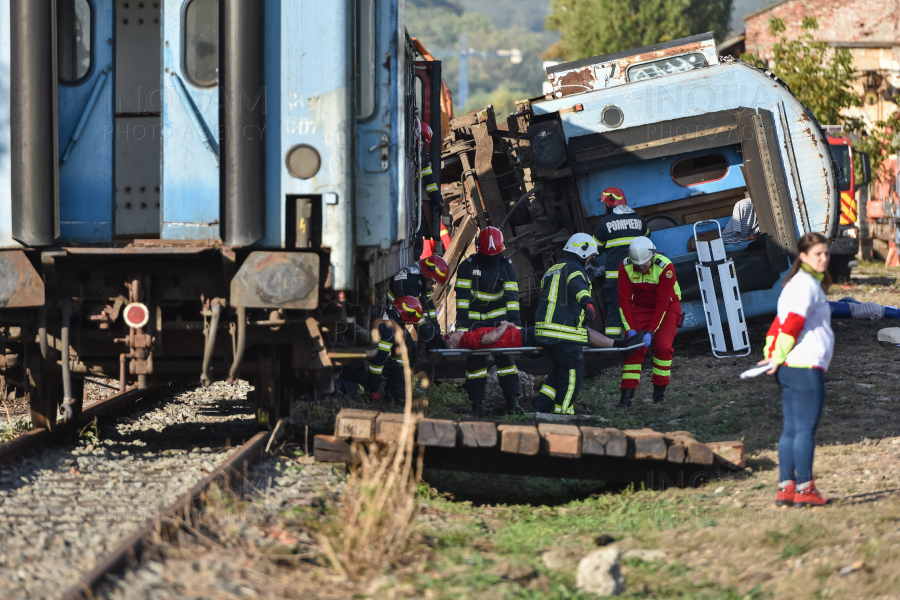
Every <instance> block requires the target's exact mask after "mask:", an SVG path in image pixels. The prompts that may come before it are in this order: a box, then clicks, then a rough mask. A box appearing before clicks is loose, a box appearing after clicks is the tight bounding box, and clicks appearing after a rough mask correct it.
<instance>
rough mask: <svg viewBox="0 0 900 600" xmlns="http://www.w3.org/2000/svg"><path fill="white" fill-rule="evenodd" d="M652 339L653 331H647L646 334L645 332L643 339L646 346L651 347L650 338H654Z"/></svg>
mask: <svg viewBox="0 0 900 600" xmlns="http://www.w3.org/2000/svg"><path fill="white" fill-rule="evenodd" d="M652 339H653V334H652V333H650V332H649V331H648V332H647V333H645V334H644V340H643V341H644V346H647V347H648V348H649V347H650V340H652Z"/></svg>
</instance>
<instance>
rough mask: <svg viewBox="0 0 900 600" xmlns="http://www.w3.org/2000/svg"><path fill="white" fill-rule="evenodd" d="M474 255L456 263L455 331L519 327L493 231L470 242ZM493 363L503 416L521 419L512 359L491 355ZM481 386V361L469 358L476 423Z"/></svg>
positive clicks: (508, 268) (510, 274) (513, 286)
mask: <svg viewBox="0 0 900 600" xmlns="http://www.w3.org/2000/svg"><path fill="white" fill-rule="evenodd" d="M475 249H476V250H477V252H476V253H475V254H473V255H472V256H470V257H469V258H467V259H466V260H464V261H463V262H462V263H460V265H459V268H458V269H457V273H456V288H455V290H456V331H469V330H470V329H477V328H479V327H496V326H499V325H500V323H501V322H503V321H510V322H511V323H513V324H514V325H516V326H517V327H521V321H520V319H519V284H518V281H517V280H516V271H515V269H514V268H513V265H512V261H511V260H510V259H508V258H506V257H505V256H503V234H502V233H501V232H500V230H499V229H497V228H496V227H485V228H484V229H482V230H481V231H480V232H479V233H478V237H477V238H476V239H475ZM494 362H495V363H496V365H497V376H498V377H499V379H500V389H501V390H503V397H504V399H505V400H506V408H507V410H508V411H510V412H517V413H520V414H521V413H523V412H524V411H523V410H522V407H521V406H519V397H520V396H521V394H522V391H521V387H520V385H519V370H518V368H517V367H516V361H515V359H513V357H512V356H507V355H497V356H495V357H494ZM486 383H487V358H486V357H483V356H470V357H469V358H468V360H467V361H466V392H467V393H468V394H469V399H470V400H471V401H472V413H473V414H474V415H475V416H477V417H481V416H484V389H485V384H486Z"/></svg>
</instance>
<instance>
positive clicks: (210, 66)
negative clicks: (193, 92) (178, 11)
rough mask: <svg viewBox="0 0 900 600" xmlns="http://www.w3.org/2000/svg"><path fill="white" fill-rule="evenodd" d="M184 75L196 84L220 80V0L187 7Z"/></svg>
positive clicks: (200, 0) (210, 84)
mask: <svg viewBox="0 0 900 600" xmlns="http://www.w3.org/2000/svg"><path fill="white" fill-rule="evenodd" d="M183 30H184V75H185V77H187V79H188V81H190V82H191V83H193V84H194V85H195V86H197V87H213V86H215V85H216V84H217V83H218V82H219V0H191V1H190V2H189V3H188V4H187V6H185V7H184V23H183Z"/></svg>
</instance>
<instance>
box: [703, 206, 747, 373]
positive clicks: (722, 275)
mask: <svg viewBox="0 0 900 600" xmlns="http://www.w3.org/2000/svg"><path fill="white" fill-rule="evenodd" d="M704 223H712V224H714V225H715V226H716V228H718V230H719V237H718V238H717V239H714V240H712V241H710V242H704V241H700V240H699V239H698V238H697V226H698V225H703V224H704ZM694 241H695V242H696V243H697V259H698V260H697V264H696V265H695V266H696V268H697V281H698V283H699V284H700V298H701V300H702V301H703V313H704V314H705V315H706V329H707V331H708V332H709V342H710V344H711V345H712V353H713V356H715V357H716V358H726V357H729V356H747V355H748V354H750V340H749V338H748V336H747V321H746V319H745V318H744V305H743V303H742V302H741V290H740V288H739V287H738V280H737V271H736V270H735V268H734V261H733V260H732V259H730V258H726V256H725V242H724V241H723V240H722V227H721V225H719V222H718V221H712V220H704V221H697V222H696V223H694ZM713 266H715V267H717V268H718V271H719V281H720V282H721V284H722V300H723V301H724V303H725V315H726V317H727V318H728V330H729V331H730V332H731V345H732V351H731V352H728V347H727V345H726V344H725V334H724V333H723V332H722V319H721V317H720V316H719V299H718V297H717V296H716V286H715V281H714V280H713V277H712V267H713Z"/></svg>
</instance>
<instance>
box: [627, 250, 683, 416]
mask: <svg viewBox="0 0 900 600" xmlns="http://www.w3.org/2000/svg"><path fill="white" fill-rule="evenodd" d="M619 312H620V314H621V315H622V324H623V326H624V327H625V329H626V330H635V329H644V330H646V331H649V332H651V333H652V334H653V402H654V403H655V404H659V403H662V402H665V401H666V386H667V385H669V373H670V371H671V369H672V358H673V357H674V356H675V348H674V347H673V346H672V344H673V342H674V341H675V333H676V332H677V331H678V321H679V320H680V319H681V287H680V286H679V285H678V280H677V279H676V278H675V265H673V264H672V261H670V260H669V259H668V258H666V257H665V256H663V255H661V254H657V253H656V246H654V245H653V242H651V241H650V240H649V239H648V238H645V237H637V238H635V239H634V241H633V242H631V245H630V246H629V248H628V258H626V259H625V260H624V261H623V262H622V265H621V266H620V267H619ZM646 353H647V348H640V349H639V350H638V351H637V352H635V353H634V354H632V355H631V356H630V357H629V358H627V359H626V360H625V364H623V365H622V385H621V389H622V397H621V400H620V401H619V407H621V408H627V407H629V406H631V405H632V403H633V402H634V391H635V389H637V386H638V384H639V383H640V382H641V363H642V362H643V360H644V355H645V354H646Z"/></svg>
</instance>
